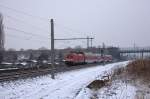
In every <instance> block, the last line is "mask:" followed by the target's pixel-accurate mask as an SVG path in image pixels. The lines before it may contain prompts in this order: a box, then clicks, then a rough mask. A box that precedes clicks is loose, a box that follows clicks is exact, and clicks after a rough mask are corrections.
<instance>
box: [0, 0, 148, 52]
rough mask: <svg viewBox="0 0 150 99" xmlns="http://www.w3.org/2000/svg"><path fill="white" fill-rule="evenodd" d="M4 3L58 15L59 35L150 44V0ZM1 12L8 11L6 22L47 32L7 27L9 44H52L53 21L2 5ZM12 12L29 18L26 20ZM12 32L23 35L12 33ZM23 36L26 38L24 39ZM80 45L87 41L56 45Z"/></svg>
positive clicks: (43, 14) (97, 41)
mask: <svg viewBox="0 0 150 99" xmlns="http://www.w3.org/2000/svg"><path fill="white" fill-rule="evenodd" d="M0 4H1V5H4V6H6V7H9V8H13V9H16V10H19V11H23V12H26V13H29V14H32V15H35V16H40V17H44V18H47V19H50V18H54V20H55V23H56V25H55V34H56V36H55V37H56V38H69V37H86V36H92V37H94V38H95V39H94V42H93V43H94V45H95V46H98V45H101V44H102V42H104V43H105V44H106V45H113V46H121V47H128V46H133V43H134V42H135V43H136V45H137V46H149V45H150V44H149V42H150V39H149V38H150V0H0ZM0 12H2V13H3V15H4V24H5V26H8V27H14V28H17V29H21V30H24V31H26V32H32V33H34V34H39V35H43V36H46V37H45V38H44V37H38V36H37V37H33V36H30V35H26V34H22V33H21V32H16V31H12V30H5V33H6V48H16V49H20V48H27V49H29V48H39V47H41V46H45V47H48V48H50V46H49V44H50V41H49V40H48V35H49V31H50V30H49V29H50V28H49V27H50V26H49V25H50V23H49V21H42V20H40V19H38V18H33V17H30V16H26V15H23V14H21V13H16V12H15V11H11V10H10V9H6V8H4V7H1V6H0ZM5 16H7V17H5ZM8 16H11V17H13V18H17V19H19V20H21V21H25V22H26V24H25V23H24V22H19V21H14V19H12V18H9V17H8ZM27 23H29V24H32V25H33V26H37V27H40V28H42V29H43V30H44V31H43V30H39V29H36V28H33V27H32V26H30V25H27ZM65 27H67V28H65ZM47 31H48V32H47ZM8 34H9V36H7V35H8ZM11 34H12V35H13V36H14V35H17V36H19V38H18V37H17V38H15V37H12V36H11V37H10V35H11ZM21 37H23V38H24V39H26V40H21V39H20V38H21ZM39 40H40V41H39ZM76 45H81V46H83V47H86V41H85V40H81V41H72V42H69V41H64V42H62V41H61V42H60V41H59V42H58V41H57V42H56V48H63V47H68V46H76Z"/></svg>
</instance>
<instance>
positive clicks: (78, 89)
mask: <svg viewBox="0 0 150 99" xmlns="http://www.w3.org/2000/svg"><path fill="white" fill-rule="evenodd" d="M126 64H128V62H118V63H113V64H108V65H105V66H97V67H90V68H86V69H80V70H74V71H69V72H65V73H59V74H57V76H56V79H55V80H52V79H51V76H50V75H46V76H42V77H37V78H33V79H26V80H18V81H14V82H9V83H3V84H0V99H88V98H89V96H90V94H91V93H90V91H88V89H87V88H86V86H87V85H88V84H89V83H90V82H92V81H93V80H94V79H99V78H100V77H102V76H103V75H105V74H106V73H111V72H112V71H113V69H115V68H118V67H120V66H126ZM123 87H124V86H122V87H121V88H123ZM128 87H131V88H128ZM128 87H126V89H127V90H128V89H129V91H130V93H131V92H132V91H133V92H134V88H132V86H128ZM85 91H87V92H86V93H85ZM104 91H105V90H103V91H101V92H100V93H103V92H104ZM126 92H127V91H126ZM118 93H120V91H119V92H118ZM126 94H127V93H126ZM103 95H104V94H103ZM132 96H133V95H132ZM116 97H117V96H116V95H115V97H114V98H110V99H119V98H116ZM99 98H100V99H105V98H104V97H101V96H99ZM107 99H109V98H107ZM121 99H123V98H121ZM128 99H133V97H128Z"/></svg>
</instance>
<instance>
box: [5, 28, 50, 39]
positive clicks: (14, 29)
mask: <svg viewBox="0 0 150 99" xmlns="http://www.w3.org/2000/svg"><path fill="white" fill-rule="evenodd" d="M4 28H6V29H8V30H13V31H17V32H22V33H24V34H27V35H31V36H37V37H43V38H47V39H49V38H48V37H45V36H43V35H37V34H34V33H31V32H26V31H23V30H19V29H16V28H13V27H4Z"/></svg>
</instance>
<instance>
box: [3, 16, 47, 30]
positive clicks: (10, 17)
mask: <svg viewBox="0 0 150 99" xmlns="http://www.w3.org/2000/svg"><path fill="white" fill-rule="evenodd" d="M5 16H6V17H7V18H9V19H12V20H14V21H18V22H21V23H23V24H24V23H25V24H27V25H30V26H31V27H33V28H36V29H38V30H41V31H43V32H47V33H48V31H46V30H44V29H42V28H40V27H38V26H35V25H33V24H30V23H28V22H26V21H23V20H20V19H17V18H14V17H12V16H9V15H5Z"/></svg>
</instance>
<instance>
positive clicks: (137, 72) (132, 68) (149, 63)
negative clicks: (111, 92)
mask: <svg viewBox="0 0 150 99" xmlns="http://www.w3.org/2000/svg"><path fill="white" fill-rule="evenodd" d="M126 71H127V74H128V75H129V76H134V77H136V78H140V79H141V78H142V79H143V80H146V81H150V60H148V59H147V60H146V59H145V60H136V61H133V62H131V63H129V64H128V65H127V69H126Z"/></svg>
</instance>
